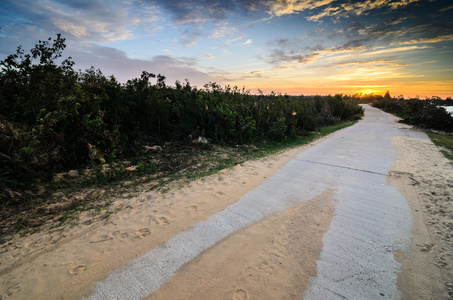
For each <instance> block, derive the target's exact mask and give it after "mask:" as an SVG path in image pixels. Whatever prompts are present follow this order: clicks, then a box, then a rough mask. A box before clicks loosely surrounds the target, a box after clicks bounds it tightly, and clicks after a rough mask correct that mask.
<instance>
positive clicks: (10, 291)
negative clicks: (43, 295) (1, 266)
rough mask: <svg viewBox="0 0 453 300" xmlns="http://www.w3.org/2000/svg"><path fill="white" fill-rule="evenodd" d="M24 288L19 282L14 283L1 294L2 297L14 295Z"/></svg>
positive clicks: (0, 297)
mask: <svg viewBox="0 0 453 300" xmlns="http://www.w3.org/2000/svg"><path fill="white" fill-rule="evenodd" d="M21 290H22V288H21V287H20V285H19V284H16V285H13V286H11V287H10V288H8V289H7V290H6V291H5V293H4V294H3V295H0V299H6V298H8V297H11V296H14V295H15V294H17V293H19V292H20V291H21Z"/></svg>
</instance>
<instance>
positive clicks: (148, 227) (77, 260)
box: [0, 139, 322, 300]
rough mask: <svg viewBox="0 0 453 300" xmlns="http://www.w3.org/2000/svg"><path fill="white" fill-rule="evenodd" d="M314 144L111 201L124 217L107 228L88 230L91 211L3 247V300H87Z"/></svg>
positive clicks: (0, 281) (113, 218)
mask: <svg viewBox="0 0 453 300" xmlns="http://www.w3.org/2000/svg"><path fill="white" fill-rule="evenodd" d="M321 140H322V139H321ZM317 142H319V140H318V141H317ZM317 142H314V143H317ZM314 143H313V144H314ZM310 146H311V145H307V146H303V147H298V148H294V149H291V150H288V151H285V152H282V153H280V154H276V155H273V156H270V157H268V158H265V159H261V160H256V161H249V162H245V163H243V164H242V165H237V166H236V167H234V168H232V169H227V170H223V171H221V172H219V173H217V174H215V175H211V176H208V177H205V178H202V179H199V180H196V181H193V182H190V183H188V184H187V183H181V182H173V183H172V184H171V186H169V187H168V190H169V191H168V192H166V193H162V192H158V191H151V192H143V193H140V194H138V195H136V196H134V197H131V198H129V199H124V198H118V199H111V201H112V208H111V210H115V209H116V208H118V213H116V214H114V215H112V216H111V217H110V218H109V219H108V220H107V221H106V222H102V221H99V222H96V223H93V224H91V225H84V223H85V224H86V221H89V220H90V219H91V218H92V216H91V215H90V212H85V213H83V214H82V215H81V217H80V220H79V221H78V224H77V225H76V226H72V227H69V226H67V227H65V228H63V229H61V228H60V229H52V228H43V229H42V230H41V231H40V232H38V233H36V234H33V235H29V236H20V235H16V236H15V237H14V238H13V239H12V240H11V241H10V242H8V243H6V244H4V245H2V246H1V247H0V295H1V298H0V299H2V300H3V299H31V298H33V299H63V298H64V299H79V298H80V297H82V296H86V295H88V294H90V292H91V291H92V290H93V289H94V285H95V283H96V282H97V281H99V280H102V279H104V278H105V277H106V276H107V275H108V274H110V273H111V272H112V271H113V270H115V269H116V268H118V267H120V266H121V265H124V264H125V263H127V262H129V261H131V260H133V259H135V258H137V257H139V256H141V255H143V254H144V253H146V252H147V251H149V250H150V249H153V248H155V247H157V246H159V245H162V244H163V243H164V242H165V241H167V240H168V239H169V238H170V237H172V236H174V235H176V234H178V233H180V232H182V231H184V230H186V229H188V228H190V227H191V226H193V225H194V224H196V223H198V222H199V221H201V220H206V219H207V218H208V217H209V216H211V215H213V214H215V213H216V212H218V211H220V210H222V209H223V208H224V207H226V206H227V205H229V204H231V203H233V202H235V201H237V200H238V199H239V198H240V197H241V196H243V195H245V194H246V193H247V192H249V191H250V190H253V189H254V188H256V187H257V186H258V185H260V184H261V183H262V182H263V181H264V180H266V179H267V178H268V177H270V176H271V175H272V174H273V173H274V172H276V171H277V170H278V169H280V168H281V167H282V166H283V165H285V164H286V163H287V162H288V161H290V160H291V159H293V158H294V157H295V156H296V155H297V154H298V153H299V152H301V151H303V150H304V149H305V148H307V147H310ZM120 208H121V209H120Z"/></svg>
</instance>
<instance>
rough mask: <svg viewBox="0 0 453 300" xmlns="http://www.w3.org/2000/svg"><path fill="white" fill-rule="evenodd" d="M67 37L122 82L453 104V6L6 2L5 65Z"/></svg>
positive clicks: (430, 1)
mask: <svg viewBox="0 0 453 300" xmlns="http://www.w3.org/2000/svg"><path fill="white" fill-rule="evenodd" d="M58 33H61V34H62V37H64V38H66V44H67V48H66V49H65V51H64V53H63V56H64V57H72V59H73V60H74V61H75V63H76V65H75V68H76V69H80V70H82V71H83V70H85V69H87V68H89V67H91V66H94V67H95V68H96V69H100V70H101V71H102V73H103V74H104V75H106V76H110V75H114V76H115V77H116V79H117V80H118V81H120V82H123V83H124V82H126V81H127V80H129V79H133V78H137V77H140V74H141V73H142V71H147V72H150V73H154V74H162V75H164V76H166V77H167V80H166V83H167V84H168V85H173V86H174V85H175V81H176V80H179V81H181V82H182V83H184V82H185V80H188V81H189V82H190V84H191V85H192V86H197V87H199V88H201V87H203V85H205V84H206V83H209V82H216V83H217V84H220V85H222V86H223V85H230V86H238V87H239V88H241V89H242V88H243V87H245V88H246V89H247V90H250V92H251V93H252V94H255V93H257V92H258V91H262V92H264V93H269V92H271V91H275V92H279V93H282V94H288V95H315V94H317V95H327V94H337V93H343V94H355V93H364V94H366V93H378V94H384V93H385V92H386V91H389V92H390V94H391V95H392V96H399V95H403V96H404V97H406V98H407V97H417V96H418V97H431V96H439V97H442V98H446V97H453V1H451V0H437V1H436V0H401V1H396V0H357V1H355V0H349V1H338V0H319V1H315V0H231V1H225V0H184V1H183V0H59V1H57V0H20V1H18V0H12V1H10V0H0V59H4V58H6V57H7V56H8V55H9V54H13V53H15V51H16V49H17V46H19V45H21V46H23V48H24V49H26V50H29V49H31V48H32V47H33V46H34V45H35V44H36V43H38V41H39V40H46V39H47V38H49V37H52V38H55V37H56V35H57V34H58Z"/></svg>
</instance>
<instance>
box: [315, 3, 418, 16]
mask: <svg viewBox="0 0 453 300" xmlns="http://www.w3.org/2000/svg"><path fill="white" fill-rule="evenodd" d="M419 1H421V0H365V1H351V2H346V3H345V2H341V1H338V2H337V1H336V2H334V3H333V4H332V5H328V6H327V7H325V8H324V9H323V10H322V11H321V12H319V13H316V14H314V15H311V16H309V17H307V19H308V20H310V21H319V20H320V19H322V18H324V17H329V16H337V15H342V16H343V17H347V16H348V15H356V16H360V15H363V14H367V13H368V12H369V11H372V10H375V9H380V8H385V7H387V8H389V9H397V8H400V7H405V6H408V5H410V4H412V3H415V2H419Z"/></svg>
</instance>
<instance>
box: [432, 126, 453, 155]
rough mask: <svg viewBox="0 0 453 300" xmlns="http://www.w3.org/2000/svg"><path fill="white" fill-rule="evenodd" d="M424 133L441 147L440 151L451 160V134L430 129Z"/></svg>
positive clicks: (452, 143)
mask: <svg viewBox="0 0 453 300" xmlns="http://www.w3.org/2000/svg"><path fill="white" fill-rule="evenodd" d="M426 134H427V135H428V136H429V138H430V139H431V141H433V143H434V144H435V145H436V146H439V147H440V148H441V150H440V152H442V153H443V155H444V156H445V157H446V158H448V159H449V160H451V161H453V135H447V134H441V133H435V132H431V131H426Z"/></svg>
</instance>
